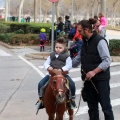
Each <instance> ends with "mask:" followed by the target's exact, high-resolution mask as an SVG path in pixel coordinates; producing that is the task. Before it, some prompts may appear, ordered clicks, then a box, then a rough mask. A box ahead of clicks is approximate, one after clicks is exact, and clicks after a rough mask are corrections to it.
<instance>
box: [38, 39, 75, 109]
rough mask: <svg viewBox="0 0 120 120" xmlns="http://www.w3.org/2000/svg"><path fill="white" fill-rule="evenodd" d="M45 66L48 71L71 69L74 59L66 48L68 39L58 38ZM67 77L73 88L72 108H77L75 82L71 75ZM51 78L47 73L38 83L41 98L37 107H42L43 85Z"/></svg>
mask: <svg viewBox="0 0 120 120" xmlns="http://www.w3.org/2000/svg"><path fill="white" fill-rule="evenodd" d="M44 67H45V69H46V70H47V71H50V70H53V69H58V70H60V71H69V70H70V69H71V68H72V60H71V57H70V56H69V54H68V53H67V50H66V41H65V39H64V38H63V37H60V38H58V40H57V41H56V43H55V51H54V52H52V53H51V54H50V56H49V57H48V58H47V60H46V61H45V63H44ZM65 77H66V78H67V79H68V80H69V86H70V90H71V101H72V102H71V108H75V107H76V104H75V91H76V88H75V83H74V82H73V80H72V79H71V78H70V77H69V75H65ZM49 78H50V75H49V74H48V75H46V76H45V77H44V78H43V79H42V80H41V81H40V82H39V84H38V95H39V100H38V102H37V103H36V106H37V109H41V108H42V106H41V100H42V96H43V92H42V89H41V88H42V86H43V85H45V84H46V83H47V82H48V80H49Z"/></svg>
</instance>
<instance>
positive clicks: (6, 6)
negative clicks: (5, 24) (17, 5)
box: [5, 0, 8, 21]
mask: <svg viewBox="0 0 120 120" xmlns="http://www.w3.org/2000/svg"><path fill="white" fill-rule="evenodd" d="M7 17H8V0H5V21H7Z"/></svg>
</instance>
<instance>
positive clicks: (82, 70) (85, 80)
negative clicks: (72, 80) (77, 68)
mask: <svg viewBox="0 0 120 120" xmlns="http://www.w3.org/2000/svg"><path fill="white" fill-rule="evenodd" d="M81 70H82V71H83V72H84V74H85V75H86V72H85V71H84V70H83V69H81ZM84 81H86V80H84ZM90 82H91V83H92V85H93V87H94V88H95V90H96V92H97V94H99V92H98V90H97V88H96V87H95V85H94V83H93V82H92V80H90Z"/></svg>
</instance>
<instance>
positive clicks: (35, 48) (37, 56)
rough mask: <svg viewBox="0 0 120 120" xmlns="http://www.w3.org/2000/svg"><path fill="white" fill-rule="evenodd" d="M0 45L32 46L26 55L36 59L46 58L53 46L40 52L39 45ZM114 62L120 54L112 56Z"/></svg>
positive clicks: (10, 47)
mask: <svg viewBox="0 0 120 120" xmlns="http://www.w3.org/2000/svg"><path fill="white" fill-rule="evenodd" d="M0 45H2V46H4V47H6V48H8V49H24V48H30V49H31V50H30V52H29V51H28V52H27V53H26V54H25V57H29V58H35V59H43V60H44V59H46V58H47V57H48V56H49V55H50V52H51V46H45V51H44V52H40V47H39V46H10V45H8V44H6V43H3V42H0ZM111 59H112V62H120V56H111Z"/></svg>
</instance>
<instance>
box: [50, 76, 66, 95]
mask: <svg viewBox="0 0 120 120" xmlns="http://www.w3.org/2000/svg"><path fill="white" fill-rule="evenodd" d="M60 78H61V79H63V80H64V82H65V83H66V78H65V77H64V76H63V75H55V76H51V78H50V81H51V80H53V82H57V79H60ZM50 87H51V89H52V90H53V91H54V92H55V93H57V92H62V93H65V90H63V89H56V87H54V86H53V85H52V83H51V82H50Z"/></svg>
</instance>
